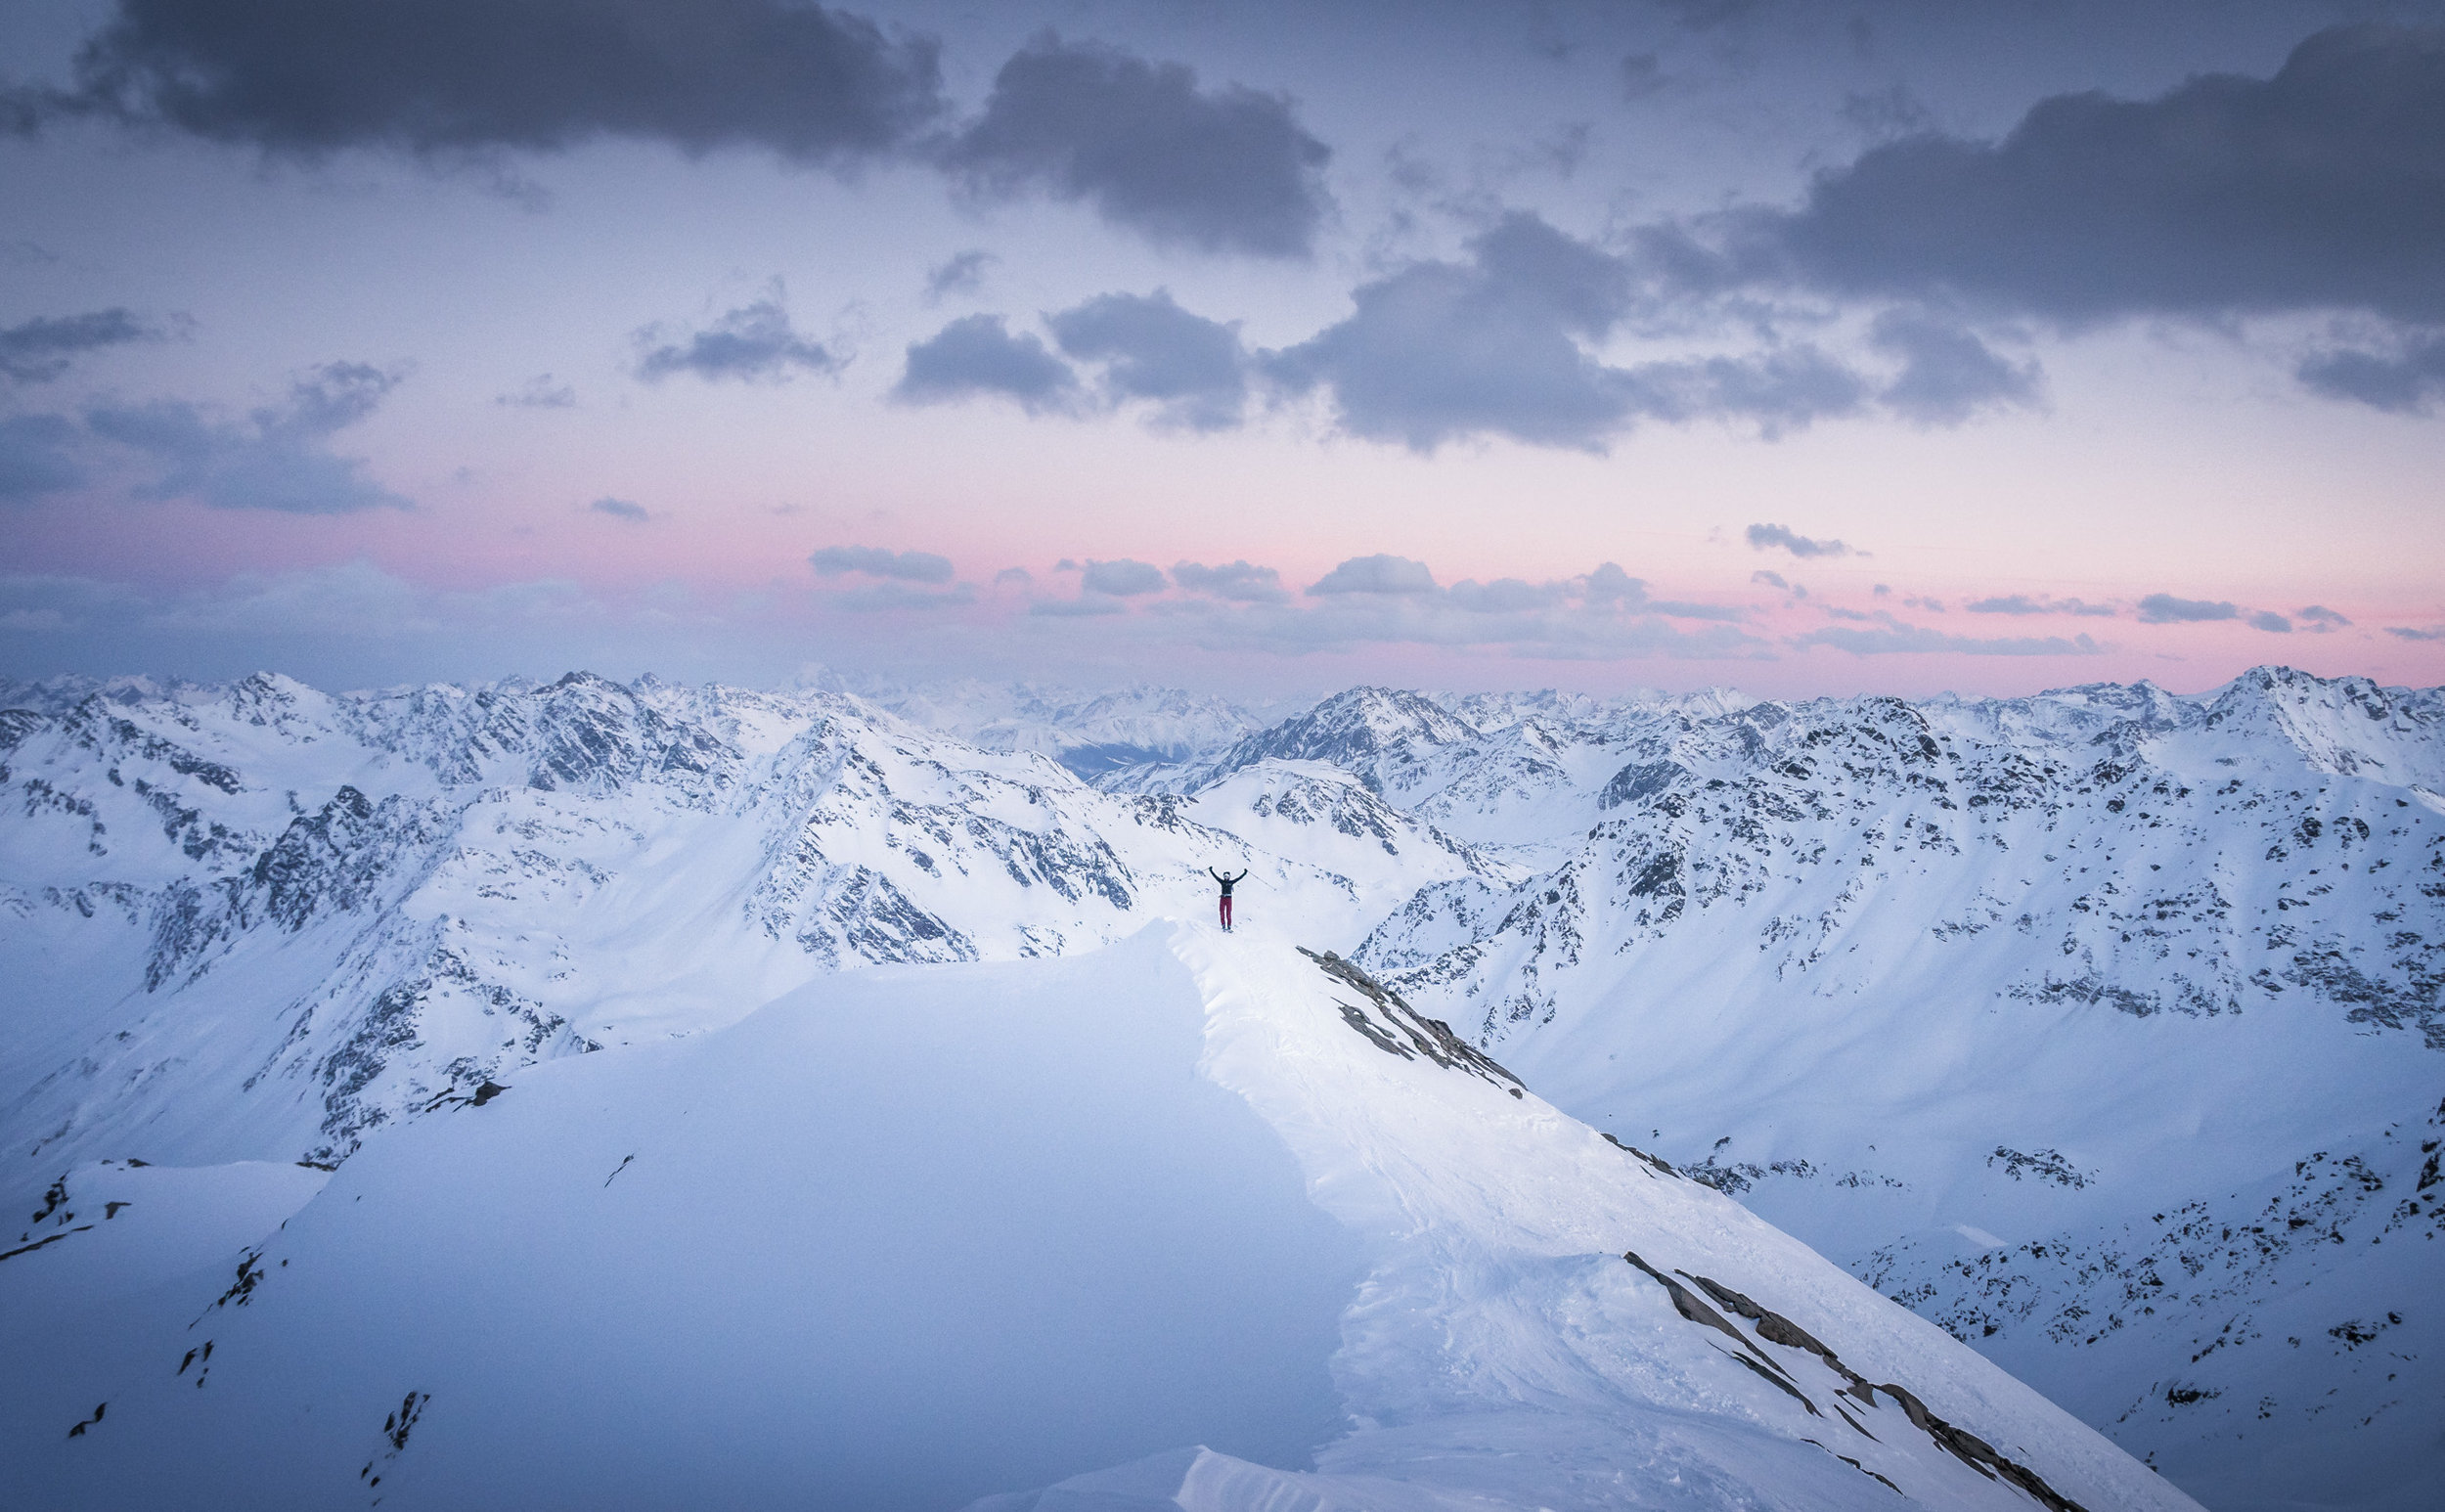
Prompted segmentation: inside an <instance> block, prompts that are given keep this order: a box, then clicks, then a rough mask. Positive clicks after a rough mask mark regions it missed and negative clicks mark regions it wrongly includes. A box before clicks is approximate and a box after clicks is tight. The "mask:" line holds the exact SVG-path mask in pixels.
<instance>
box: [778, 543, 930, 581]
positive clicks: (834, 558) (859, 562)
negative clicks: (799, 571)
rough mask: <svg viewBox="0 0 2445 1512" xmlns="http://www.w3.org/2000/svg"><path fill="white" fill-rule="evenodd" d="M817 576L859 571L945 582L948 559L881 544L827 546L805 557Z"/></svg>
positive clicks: (838, 575)
mask: <svg viewBox="0 0 2445 1512" xmlns="http://www.w3.org/2000/svg"><path fill="white" fill-rule="evenodd" d="M807 565H809V566H811V567H813V568H814V569H815V572H816V576H818V577H840V576H842V575H843V574H845V573H850V572H861V573H864V574H865V575H866V576H867V577H874V578H892V579H897V580H899V581H901V582H904V583H948V582H950V581H951V558H950V557H948V556H935V555H934V554H933V553H932V552H895V551H890V550H888V549H886V548H884V547H880V546H827V547H824V548H822V550H821V551H818V552H816V553H814V554H813V555H812V556H808V557H807Z"/></svg>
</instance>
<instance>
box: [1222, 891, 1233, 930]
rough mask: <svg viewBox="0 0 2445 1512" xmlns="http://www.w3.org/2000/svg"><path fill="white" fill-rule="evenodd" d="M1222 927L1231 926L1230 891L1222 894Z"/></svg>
mask: <svg viewBox="0 0 2445 1512" xmlns="http://www.w3.org/2000/svg"><path fill="white" fill-rule="evenodd" d="M1230 927H1231V895H1230V894H1229V893H1224V894H1223V928H1225V929H1228V928H1230Z"/></svg>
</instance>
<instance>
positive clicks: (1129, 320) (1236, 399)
mask: <svg viewBox="0 0 2445 1512" xmlns="http://www.w3.org/2000/svg"><path fill="white" fill-rule="evenodd" d="M1045 325H1046V326H1048V327H1049V328H1050V329H1051V331H1052V334H1053V339H1054V340H1055V341H1056V342H1058V343H1059V344H1060V347H1061V350H1062V351H1063V352H1064V353H1066V354H1067V355H1069V356H1071V357H1074V358H1077V359H1079V360H1080V361H1082V362H1098V363H1102V364H1104V371H1103V379H1102V381H1103V388H1104V393H1105V397H1106V398H1107V399H1109V400H1111V401H1112V402H1114V403H1121V402H1125V401H1128V400H1133V399H1146V400H1151V401H1153V402H1154V403H1155V404H1156V405H1157V406H1159V408H1158V410H1157V412H1156V413H1157V416H1158V419H1159V421H1160V422H1161V423H1164V424H1167V425H1175V426H1178V427H1181V428H1184V429H1189V430H1223V429H1227V428H1229V427H1231V426H1233V425H1236V424H1238V423H1239V422H1240V416H1241V414H1242V412H1243V411H1244V410H1245V409H1246V408H1247V403H1248V354H1247V352H1246V351H1245V350H1243V349H1242V348H1241V346H1240V344H1239V332H1238V331H1237V330H1236V329H1235V328H1234V327H1231V326H1225V325H1223V324H1222V323H1220V322H1218V321H1211V320H1207V319H1206V318H1205V317H1204V316H1201V315H1192V314H1190V313H1189V312H1188V311H1186V310H1183V309H1181V308H1180V307H1179V306H1178V304H1176V303H1174V302H1173V300H1172V295H1171V293H1170V291H1169V290H1166V289H1156V290H1155V291H1154V292H1153V293H1151V294H1104V295H1102V296H1100V297H1098V298H1094V299H1089V301H1087V302H1086V303H1085V304H1082V305H1080V306H1078V307H1077V308H1076V309H1071V310H1063V311H1060V312H1059V313H1057V314H1054V315H1048V316H1046V317H1045Z"/></svg>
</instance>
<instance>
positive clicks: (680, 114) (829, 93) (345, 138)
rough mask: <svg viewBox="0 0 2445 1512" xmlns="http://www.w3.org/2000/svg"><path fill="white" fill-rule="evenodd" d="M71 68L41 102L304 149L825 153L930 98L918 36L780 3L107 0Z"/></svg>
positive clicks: (892, 139) (909, 128) (911, 126)
mask: <svg viewBox="0 0 2445 1512" xmlns="http://www.w3.org/2000/svg"><path fill="white" fill-rule="evenodd" d="M76 78H77V84H76V87H75V88H74V89H73V90H72V91H68V92H66V93H61V94H56V95H53V96H51V97H49V98H48V99H47V100H46V101H45V102H44V103H43V110H44V111H47V112H49V113H64V112H83V113H101V114H106V115H111V116H114V117H117V118H119V119H122V120H126V121H129V122H131V123H140V124H156V125H162V126H168V127H172V128H175V129H177V130H181V131H186V132H190V133H192V134H194V135H197V136H200V137H205V138H208V139H211V140H214V141H222V142H233V143H244V144H248V145H252V146H257V147H261V148H263V149H265V150H267V151H270V152H274V153H279V154H284V155H291V156H319V155H322V154H326V153H330V152H333V151H337V150H340V149H346V148H391V149H402V150H406V151H410V152H417V153H424V154H436V153H440V154H448V153H467V152H483V151H487V150H493V149H504V148H508V149H529V150H550V149H557V148H566V147H571V146H574V145H577V144H579V143H582V142H585V141H588V140H591V139H594V138H599V137H629V138H639V139H645V140H649V141H658V142H666V143H669V144H670V145H672V146H674V147H677V148H679V149H680V150H681V151H683V152H687V153H690V154H696V153H705V152H710V151H712V150H714V149H717V148H724V147H757V148H763V149H767V150H769V151H771V152H774V153H777V154H778V155H780V156H783V157H786V158H789V159H792V160H794V161H801V162H810V161H812V162H826V161H834V162H836V161H843V160H847V159H852V158H856V157H859V156H868V155H873V154H878V153H883V152H887V151H890V150H892V149H894V148H896V147H898V146H900V145H902V144H904V143H905V142H907V141H908V140H909V139H910V138H911V136H912V134H914V133H915V132H916V131H918V130H919V129H921V128H922V127H923V126H924V125H926V124H927V123H928V122H929V121H930V120H932V119H933V118H934V117H935V116H936V115H937V114H938V113H939V111H940V110H941V97H940V93H939V69H938V67H937V65H936V47H935V44H934V43H933V42H932V41H930V40H926V39H923V38H915V37H908V36H895V35H891V34H887V33H886V32H884V31H883V30H882V29H881V28H880V27H878V26H876V25H875V24H874V23H873V22H868V21H865V20H862V19H860V18H858V17H855V16H850V15H847V14H845V13H842V12H838V11H829V10H825V9H823V8H822V7H820V6H815V5H805V4H797V3H792V0H690V3H689V4H688V5H687V6H685V7H672V6H668V5H662V4H656V3H653V0H418V3H416V4H413V5H408V4H401V3H397V0H311V3H307V0H272V3H257V0H118V4H117V7H116V9H115V11H114V13H113V14H112V16H111V20H110V21H109V22H107V23H106V24H105V25H104V26H103V27H102V28H101V29H100V30H99V31H97V32H96V33H95V34H94V35H93V36H92V38H91V39H89V40H88V41H87V42H86V43H85V45H84V48H83V50H82V51H81V52H80V54H79V55H78V58H77V62H76Z"/></svg>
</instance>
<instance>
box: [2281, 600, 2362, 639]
mask: <svg viewBox="0 0 2445 1512" xmlns="http://www.w3.org/2000/svg"><path fill="white" fill-rule="evenodd" d="M2292 617H2293V618H2294V619H2297V620H2299V621H2300V622H2301V623H2303V624H2305V625H2307V626H2308V627H2309V631H2310V633H2311V634H2312V635H2331V634H2333V633H2334V632H2335V631H2337V630H2340V629H2342V628H2343V627H2344V626H2346V625H2349V624H2350V623H2351V621H2350V620H2348V619H2346V618H2344V617H2343V616H2342V615H2340V614H2338V613H2336V612H2335V611H2334V610H2333V609H2330V608H2328V607H2327V606H2326V605H2325V604H2323V603H2313V604H2311V605H2310V606H2309V607H2307V608H2305V609H2303V610H2301V611H2300V612H2299V613H2297V614H2295V615H2293V616H2292Z"/></svg>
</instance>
